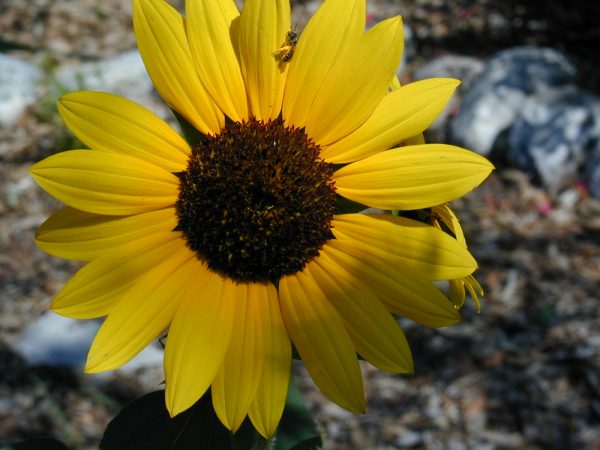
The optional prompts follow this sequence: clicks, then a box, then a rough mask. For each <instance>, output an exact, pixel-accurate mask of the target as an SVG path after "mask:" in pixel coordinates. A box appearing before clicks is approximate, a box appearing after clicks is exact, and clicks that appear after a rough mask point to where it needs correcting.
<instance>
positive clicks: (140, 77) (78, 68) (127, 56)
mask: <svg viewBox="0 0 600 450" xmlns="http://www.w3.org/2000/svg"><path fill="white" fill-rule="evenodd" d="M56 83H57V85H58V86H59V87H60V88H61V89H62V90H67V91H80V90H90V91H102V92H109V93H111V94H117V95H120V96H123V97H126V98H128V99H130V100H133V101H134V102H137V103H139V104H141V105H143V106H145V107H147V108H149V109H151V110H153V111H155V112H157V113H159V115H161V116H164V113H166V111H167V109H166V107H165V106H163V104H162V102H161V101H160V99H159V97H158V96H157V95H156V94H155V93H154V86H153V85H152V81H151V80H150V77H149V76H148V73H147V72H146V68H145V66H144V63H143V61H142V58H141V56H140V54H139V52H138V51H137V50H131V51H127V52H124V53H121V54H120V55H117V56H114V57H112V58H108V59H104V60H101V61H94V62H90V63H83V64H78V65H69V66H65V67H62V68H60V69H59V70H58V71H57V74H56Z"/></svg>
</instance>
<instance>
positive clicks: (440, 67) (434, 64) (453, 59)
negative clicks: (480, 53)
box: [413, 55, 485, 89]
mask: <svg viewBox="0 0 600 450" xmlns="http://www.w3.org/2000/svg"><path fill="white" fill-rule="evenodd" d="M484 68H485V64H484V63H483V61H481V60H480V59H477V58H472V57H470V56H459V55H444V56H440V57H438V58H435V59H432V60H431V61H429V62H427V63H426V64H423V65H422V66H421V67H419V68H418V69H417V70H415V72H414V74H413V78H414V79H415V80H424V79H426V78H439V77H442V78H456V79H458V80H460V81H461V88H463V89H466V88H468V87H469V86H470V85H471V83H472V82H473V80H474V79H475V78H476V77H477V76H478V75H480V74H481V73H482V72H483V70H484Z"/></svg>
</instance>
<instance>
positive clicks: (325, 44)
mask: <svg viewBox="0 0 600 450" xmlns="http://www.w3.org/2000/svg"><path fill="white" fill-rule="evenodd" d="M349 3H350V4H349ZM364 31H365V2H364V1H363V0H360V1H352V2H348V1H347V0H327V1H326V2H323V3H322V4H321V6H320V8H319V9H318V10H317V12H316V13H315V14H314V15H313V16H312V17H311V19H310V21H309V22H308V24H307V25H306V28H305V29H304V31H303V32H302V34H301V35H300V39H299V41H298V45H297V47H296V51H295V52H294V56H293V58H292V60H291V62H290V70H289V72H288V77H287V81H286V86H285V94H284V98H283V118H284V120H285V122H286V123H287V124H288V125H295V126H296V127H303V126H305V125H306V121H307V120H308V116H309V113H310V109H311V107H312V104H313V102H314V100H315V97H316V96H317V93H318V92H319V89H320V88H321V85H322V84H323V80H325V78H326V77H327V74H328V73H329V71H330V70H331V68H332V67H333V66H334V65H335V64H336V63H337V62H338V61H339V57H340V55H341V54H345V51H346V49H347V48H348V47H353V46H354V45H355V43H356V41H357V40H358V39H359V38H360V37H361V36H362V35H363V34H364Z"/></svg>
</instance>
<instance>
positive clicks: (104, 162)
mask: <svg viewBox="0 0 600 450" xmlns="http://www.w3.org/2000/svg"><path fill="white" fill-rule="evenodd" d="M30 173H31V175H32V176H33V178H34V179H35V181H36V182H37V183H38V184H39V185H40V186H41V187H42V189H44V190H45V191H46V192H48V193H49V194H50V195H52V196H53V197H56V198H57V199H59V200H60V201H62V202H63V203H66V204H67V205H69V206H72V207H74V208H76V209H79V210H82V211H87V212H91V213H95V214H107V215H129V214H138V213H141V212H146V211H152V210H155V209H161V208H166V207H169V206H173V205H174V204H175V202H176V201H177V196H178V194H179V179H178V178H177V177H176V176H175V175H173V174H172V173H169V172H167V171H165V170H163V169H161V168H159V167H157V166H155V165H154V164H150V163H148V162H145V161H143V160H141V159H138V158H133V157H131V156H125V155H121V154H119V153H112V152H94V151H91V150H71V151H68V152H62V153H57V154H56V155H52V156H49V157H48V158H46V159H44V160H42V161H40V162H38V163H36V164H34V165H33V166H32V167H31V168H30Z"/></svg>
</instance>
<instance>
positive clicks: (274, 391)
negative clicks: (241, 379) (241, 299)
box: [248, 289, 292, 439]
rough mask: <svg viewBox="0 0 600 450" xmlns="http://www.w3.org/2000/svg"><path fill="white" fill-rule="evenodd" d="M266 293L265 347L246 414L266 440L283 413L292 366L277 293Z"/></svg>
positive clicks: (271, 291) (288, 342)
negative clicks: (252, 399) (251, 400)
mask: <svg viewBox="0 0 600 450" xmlns="http://www.w3.org/2000/svg"><path fill="white" fill-rule="evenodd" d="M268 294H269V295H268V296H267V298H266V299H265V303H266V304H267V308H266V310H265V317H264V320H265V325H264V332H265V347H264V352H263V354H262V355H260V357H262V358H263V359H264V367H263V372H262V377H261V379H260V382H259V384H258V390H257V391H256V399H255V400H254V402H253V403H252V405H250V411H249V412H248V415H249V416H250V420H252V424H253V425H254V428H256V430H257V431H258V432H259V433H260V434H261V435H262V436H263V437H265V438H266V439H269V438H270V437H271V436H273V435H274V434H275V431H276V430H277V425H278V424H279V420H280V419H281V415H282V414H283V408H284V406H285V400H286V396H287V390H288V384H289V379H290V368H291V365H292V349H291V344H290V338H289V337H288V335H287V331H286V330H285V326H284V324H283V320H282V318H281V311H280V309H279V299H278V298H277V293H276V292H274V290H271V289H269V291H268Z"/></svg>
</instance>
